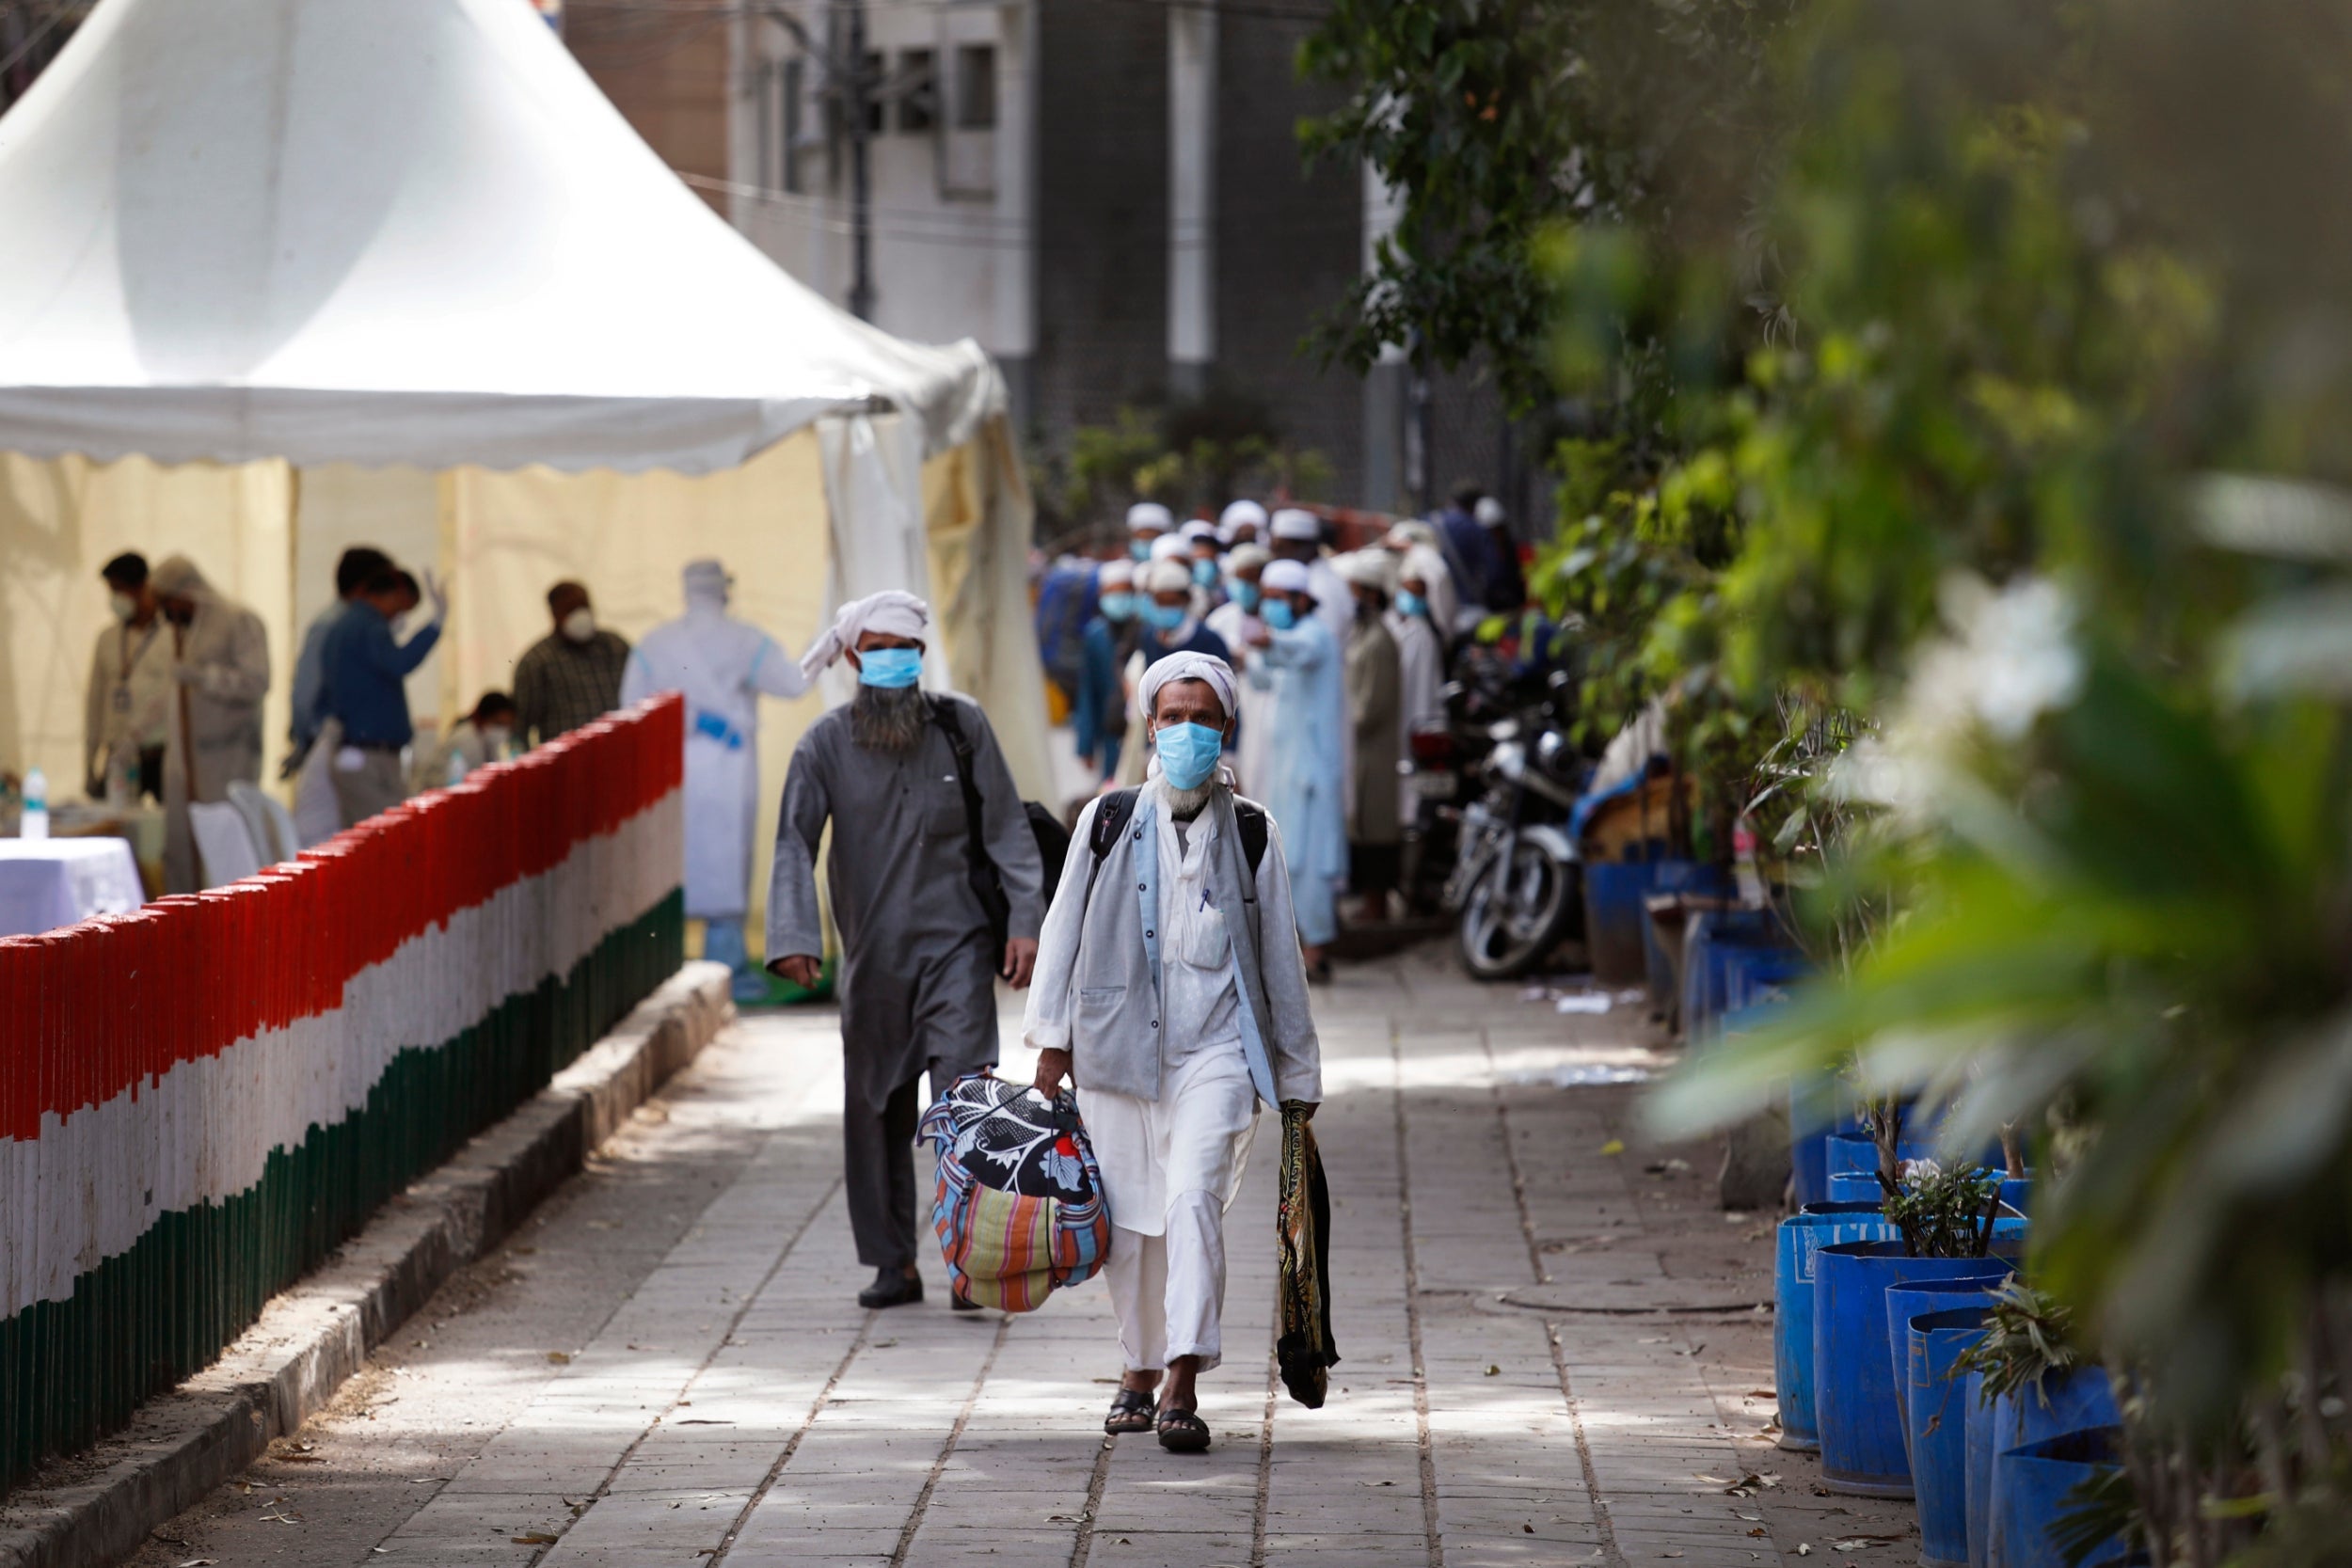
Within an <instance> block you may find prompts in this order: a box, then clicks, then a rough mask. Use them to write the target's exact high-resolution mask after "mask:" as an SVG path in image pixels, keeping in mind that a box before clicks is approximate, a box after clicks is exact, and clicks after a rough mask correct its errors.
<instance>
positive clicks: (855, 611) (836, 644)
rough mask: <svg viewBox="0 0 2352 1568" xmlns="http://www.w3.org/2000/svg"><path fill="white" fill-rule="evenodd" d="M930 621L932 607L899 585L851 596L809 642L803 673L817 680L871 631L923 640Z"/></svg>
mask: <svg viewBox="0 0 2352 1568" xmlns="http://www.w3.org/2000/svg"><path fill="white" fill-rule="evenodd" d="M930 624H931V607H930V606H929V605H927V604H925V603H924V602H923V601H922V600H920V599H918V598H916V597H915V596H914V594H905V593H901V592H899V591H898V589H896V588H885V589H883V590H882V592H881V593H879V594H866V597H864V598H862V599H851V600H850V602H849V603H848V604H845V605H843V606H842V607H841V613H840V614H838V615H836V616H834V620H833V625H832V626H829V627H827V628H826V629H825V631H824V633H823V635H821V636H819V637H818V639H817V641H814V642H812V643H810V644H809V649H808V652H807V653H805V654H803V655H802V656H801V673H803V675H806V676H807V677H808V678H809V679H811V680H815V679H816V678H817V675H818V672H819V671H822V670H824V669H826V668H827V667H828V666H830V665H832V664H833V663H834V661H835V660H837V659H839V658H840V657H841V656H842V655H843V654H844V653H846V652H848V651H849V650H850V649H851V648H854V647H856V646H857V640H858V639H859V638H861V637H863V636H865V635H866V633H867V632H869V631H876V632H880V633H882V635H883V636H885V637H903V638H906V639H908V640H910V641H916V642H920V641H923V640H924V636H925V633H926V632H927V631H928V630H929V629H930Z"/></svg>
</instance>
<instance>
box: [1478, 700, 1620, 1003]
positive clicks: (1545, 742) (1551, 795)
mask: <svg viewBox="0 0 2352 1568" xmlns="http://www.w3.org/2000/svg"><path fill="white" fill-rule="evenodd" d="M1566 688H1567V680H1566V677H1565V676H1564V675H1556V676H1554V677H1553V681H1552V686H1551V693H1550V696H1549V698H1548V699H1547V700H1546V701H1545V702H1544V703H1542V704H1541V705H1537V706H1535V707H1533V708H1530V709H1528V710H1527V711H1526V712H1525V713H1524V714H1522V715H1520V716H1518V717H1517V718H1511V719H1504V720H1501V721H1496V722H1494V723H1492V724H1490V725H1488V726H1487V730H1486V736H1487V739H1488V741H1489V742H1490V745H1491V750H1490V751H1489V752H1487V754H1486V759H1485V761H1484V763H1483V764H1482V765H1481V768H1482V772H1483V774H1484V777H1485V779H1486V789H1485V791H1484V793H1483V794H1482V795H1481V796H1480V798H1479V799H1478V800H1474V801H1472V802H1471V803H1470V804H1469V805H1468V806H1466V807H1464V808H1463V809H1462V812H1461V820H1460V828H1459V833H1460V848H1459V852H1458V856H1457V858H1456V860H1455V863H1454V874H1453V875H1452V877H1450V878H1449V879H1447V882H1446V889H1445V907H1446V909H1447V910H1448V911H1451V912H1457V913H1458V914H1459V915H1460V945H1461V953H1462V964H1463V967H1464V968H1466V969H1468V970H1469V971H1470V974H1471V975H1472V976H1473V977H1474V978H1477V979H1481V980H1506V979H1512V978H1515V977H1517V976H1518V975H1521V974H1527V973H1528V972H1529V971H1531V970H1533V969H1534V968H1535V967H1536V966H1537V965H1539V964H1541V963H1542V962H1543V960H1544V959H1545V958H1547V957H1548V956H1549V954H1550V952H1551V950H1552V949H1553V948H1555V947H1557V946H1558V945H1559V944H1560V943H1561V942H1564V941H1565V940H1567V939H1568V938H1569V937H1571V936H1574V935H1577V934H1579V933H1580V932H1581V928H1582V926H1583V918H1584V896H1583V891H1584V890H1583V868H1582V865H1581V862H1580V858H1579V856H1578V854H1577V847H1576V841H1575V839H1574V838H1573V837H1571V836H1570V834H1569V832H1568V816H1569V813H1570V811H1571V810H1572V809H1573V808H1574V807H1575V805H1576V802H1577V800H1578V799H1579V798H1580V797H1581V795H1582V794H1583V790H1584V780H1585V778H1586V776H1587V775H1588V774H1589V772H1590V768H1589V765H1588V764H1587V763H1586V762H1585V760H1584V758H1583V757H1582V755H1581V754H1580V753H1579V752H1578V751H1577V749H1576V748H1575V746H1573V745H1571V744H1570V743H1569V740H1568V737H1567V736H1566V734H1565V726H1564V725H1563V724H1562V723H1561V722H1560V720H1559V716H1558V711H1557V704H1558V702H1559V701H1560V698H1561V695H1562V693H1563V692H1564V691H1565V689H1566Z"/></svg>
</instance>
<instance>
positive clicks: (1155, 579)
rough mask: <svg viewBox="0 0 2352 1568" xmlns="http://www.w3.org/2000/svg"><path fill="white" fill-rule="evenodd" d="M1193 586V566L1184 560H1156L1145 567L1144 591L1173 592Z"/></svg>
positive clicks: (1148, 592) (1151, 592) (1149, 592)
mask: <svg viewBox="0 0 2352 1568" xmlns="http://www.w3.org/2000/svg"><path fill="white" fill-rule="evenodd" d="M1191 586H1192V568H1191V567H1190V566H1188V565H1186V564H1184V562H1182V561H1164V560H1163V561H1154V562H1152V564H1151V565H1150V566H1147V567H1146V568H1144V573H1143V591H1144V592H1145V593H1147V594H1172V593H1174V592H1176V591H1177V590H1179V589H1189V588H1190V587H1191Z"/></svg>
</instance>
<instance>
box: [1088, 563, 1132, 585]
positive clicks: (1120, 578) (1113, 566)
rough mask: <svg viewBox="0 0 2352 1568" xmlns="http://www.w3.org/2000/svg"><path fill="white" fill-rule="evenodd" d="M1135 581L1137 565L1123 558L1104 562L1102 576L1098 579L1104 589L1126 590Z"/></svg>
mask: <svg viewBox="0 0 2352 1568" xmlns="http://www.w3.org/2000/svg"><path fill="white" fill-rule="evenodd" d="M1135 580H1136V563H1135V562H1132V561H1129V560H1127V559H1126V558H1125V557H1123V556H1122V557H1120V559H1119V560H1117V561H1105V562H1103V573H1102V576H1101V577H1100V578H1097V579H1096V581H1097V583H1098V584H1099V585H1100V586H1102V587H1104V588H1125V587H1127V586H1128V585H1129V584H1131V583H1133V582H1134V581H1135Z"/></svg>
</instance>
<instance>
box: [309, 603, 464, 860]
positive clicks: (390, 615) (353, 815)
mask: <svg viewBox="0 0 2352 1568" xmlns="http://www.w3.org/2000/svg"><path fill="white" fill-rule="evenodd" d="M426 581H427V584H428V586H429V587H430V589H431V591H432V594H433V619H432V622H431V623H430V624H429V625H427V626H425V628H424V629H423V630H422V631H420V632H418V633H417V634H416V636H414V637H411V638H410V639H409V640H408V641H406V642H405V643H399V642H394V641H392V623H393V622H395V621H397V620H399V619H400V618H401V617H402V616H404V615H405V614H407V613H408V612H409V611H410V610H414V609H416V608H417V603H418V600H419V598H420V597H421V594H419V593H418V589H417V579H416V578H413V577H410V576H409V575H408V574H407V573H406V572H404V571H401V570H400V569H398V568H397V567H393V566H385V567H382V568H380V569H379V570H377V571H375V572H374V573H373V574H371V575H370V576H369V578H368V579H367V581H366V582H364V583H362V584H361V585H360V588H359V592H358V594H354V595H353V596H352V599H351V602H350V604H349V605H348V606H347V607H346V608H345V610H344V612H343V614H342V616H341V617H340V618H338V619H337V620H336V622H335V624H334V625H333V626H331V627H329V628H328V629H327V633H326V648H325V650H324V656H323V657H322V659H321V663H322V664H323V666H324V673H325V690H324V692H323V693H322V694H321V697H320V705H321V711H322V712H323V713H324V714H325V715H326V717H329V718H332V719H334V720H335V721H337V722H338V723H339V724H341V725H342V744H341V745H340V746H339V747H338V748H337V749H336V752H335V756H334V760H333V764H332V773H333V777H334V781H335V804H336V807H337V809H338V810H339V811H340V812H341V814H342V823H343V826H344V827H346V828H349V827H354V826H356V825H358V823H361V822H364V821H366V820H367V819H368V818H369V817H371V816H374V815H375V814H376V813H377V812H380V811H384V810H386V809H388V808H389V807H392V806H396V805H398V804H400V802H401V801H403V800H406V799H407V798H408V787H407V777H406V774H405V771H404V770H403V769H402V768H401V762H400V753H401V751H402V749H403V748H405V746H406V745H407V744H408V742H409V740H410V738H411V737H412V736H414V735H415V733H416V732H415V730H414V729H413V728H411V726H410V725H409V722H408V689H407V688H406V686H405V684H404V683H405V681H406V680H407V678H408V673H409V672H410V671H411V670H414V669H415V668H416V667H417V666H418V665H420V664H422V663H423V662H424V658H425V655H427V654H429V653H431V652H432V651H433V645H434V644H435V643H437V642H438V641H440V640H441V620H442V617H443V616H444V615H445V614H446V613H447V611H448V609H449V606H448V602H447V601H446V600H445V599H444V598H443V597H442V595H441V591H440V585H439V584H438V583H435V582H433V581H432V580H431V578H430V576H428V577H427V578H426Z"/></svg>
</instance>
